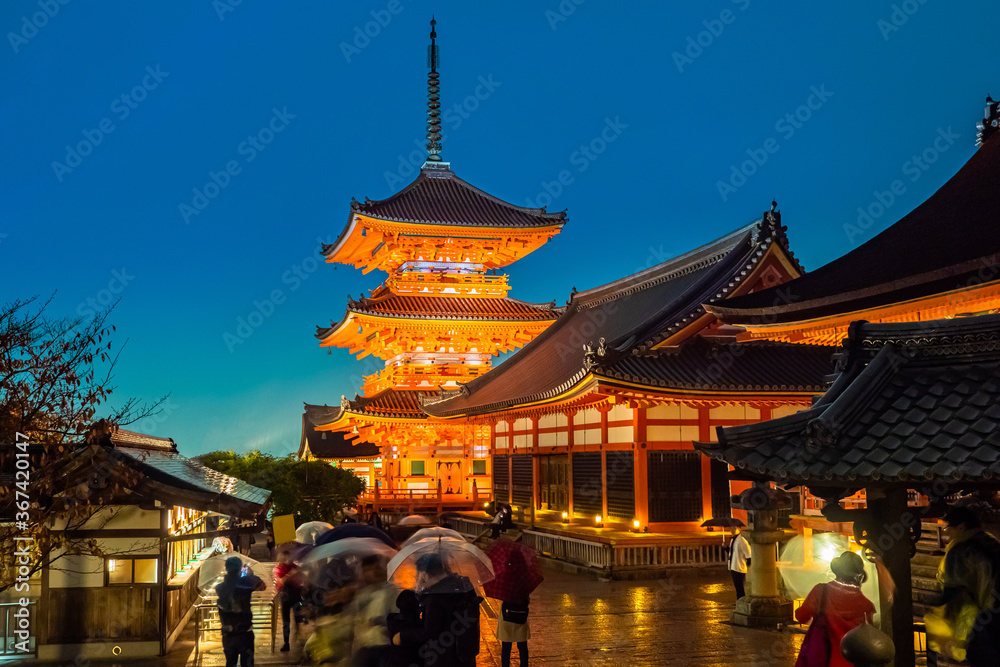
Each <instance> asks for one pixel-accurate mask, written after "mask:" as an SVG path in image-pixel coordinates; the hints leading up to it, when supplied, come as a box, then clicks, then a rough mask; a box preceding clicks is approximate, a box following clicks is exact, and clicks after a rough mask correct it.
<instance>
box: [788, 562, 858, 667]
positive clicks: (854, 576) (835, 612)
mask: <svg viewBox="0 0 1000 667" xmlns="http://www.w3.org/2000/svg"><path fill="white" fill-rule="evenodd" d="M830 569H831V570H833V574H834V576H835V577H836V579H835V580H833V581H831V582H829V583H825V584H816V585H815V586H813V589H812V590H811V591H809V595H808V596H807V597H806V599H805V602H803V603H802V606H801V607H799V608H798V609H797V610H796V611H795V618H796V619H798V621H799V622H800V623H809V622H810V621H811V622H812V625H811V626H810V628H809V631H808V632H807V633H806V638H805V640H803V642H802V649H801V650H800V652H799V657H798V660H797V661H796V662H795V667H851V663H849V662H848V661H847V660H846V659H845V658H844V657H843V656H842V655H841V654H840V641H841V640H842V639H843V638H844V635H845V634H847V632H848V631H849V630H853V629H854V628H856V627H858V626H859V625H861V624H862V623H864V622H865V621H868V622H869V623H870V622H871V621H872V618H873V617H874V616H875V605H873V604H872V603H871V601H870V600H869V599H868V598H866V597H865V596H864V594H863V593H862V592H861V584H863V583H864V582H865V580H866V579H867V578H868V575H867V574H865V564H864V561H863V560H861V556H859V555H857V554H856V553H852V552H850V551H845V552H844V553H842V554H840V555H839V556H837V557H836V558H834V559H833V560H832V561H830ZM824 635H825V638H824ZM826 639H828V640H829V648H830V655H829V657H828V659H827V660H826V661H818V660H817V656H818V655H820V654H821V653H824V651H822V650H817V647H818V646H822V645H823V643H824V642H825V640H826Z"/></svg>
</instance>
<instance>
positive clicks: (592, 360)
mask: <svg viewBox="0 0 1000 667" xmlns="http://www.w3.org/2000/svg"><path fill="white" fill-rule="evenodd" d="M607 353H608V348H607V347H605V345H604V337H603V336H601V339H600V340H598V341H597V349H594V341H590V342H589V343H584V345H583V366H584V368H586V369H587V370H588V371H589V370H591V369H593V368H594V367H595V366H598V365H600V363H601V362H602V361H604V357H605V355H606V354H607Z"/></svg>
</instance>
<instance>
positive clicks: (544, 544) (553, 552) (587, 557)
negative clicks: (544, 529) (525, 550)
mask: <svg viewBox="0 0 1000 667" xmlns="http://www.w3.org/2000/svg"><path fill="white" fill-rule="evenodd" d="M521 535H522V538H521V540H522V542H524V543H525V544H527V545H529V546H531V547H534V549H535V550H536V551H538V553H539V554H541V555H543V556H548V557H549V558H556V559H558V560H564V561H566V562H568V563H574V564H576V565H583V566H584V567H598V568H602V569H607V568H609V567H611V564H612V558H613V557H612V553H611V549H612V547H611V545H610V544H602V543H600V542H590V541H588V540H580V539H577V538H575V537H565V536H563V535H553V534H550V533H539V532H536V531H533V530H525V531H523V532H522V533H521Z"/></svg>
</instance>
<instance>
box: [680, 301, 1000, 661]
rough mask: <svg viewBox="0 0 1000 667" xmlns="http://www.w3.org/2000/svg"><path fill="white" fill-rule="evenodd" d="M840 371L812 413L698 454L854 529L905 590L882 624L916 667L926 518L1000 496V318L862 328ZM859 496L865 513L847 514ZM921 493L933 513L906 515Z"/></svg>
mask: <svg viewBox="0 0 1000 667" xmlns="http://www.w3.org/2000/svg"><path fill="white" fill-rule="evenodd" d="M837 369H838V374H837V378H836V381H835V382H834V383H833V386H832V387H831V388H830V389H829V391H827V392H826V393H825V394H824V395H823V396H822V398H820V400H819V401H817V402H816V404H815V405H814V406H812V407H811V408H809V409H808V410H805V411H802V412H799V413H797V414H795V415H791V416H789V417H785V418H783V419H776V420H773V421H771V422H768V423H766V424H753V425H750V426H744V427H736V428H724V429H720V431H719V437H718V442H717V443H704V444H699V445H698V448H699V449H700V450H701V451H702V452H704V453H706V454H708V455H709V456H711V457H712V458H713V459H715V460H717V461H720V462H724V463H727V464H729V465H732V466H735V467H736V469H737V470H738V471H739V473H740V476H741V477H743V478H744V479H752V480H758V481H761V482H769V481H775V482H777V483H778V484H779V485H782V486H784V487H786V488H789V487H796V486H808V487H809V488H810V489H811V491H812V492H813V493H815V494H816V495H818V496H820V497H821V498H824V499H825V500H826V501H827V504H826V506H825V507H824V510H823V511H824V515H825V516H826V517H827V518H828V519H829V520H830V521H831V522H847V523H849V524H850V525H852V526H853V537H854V539H855V541H856V542H857V543H858V544H859V545H861V546H862V547H863V548H864V549H866V550H867V551H868V552H869V553H870V552H874V553H877V554H879V555H880V556H881V557H882V559H883V561H884V562H885V564H886V566H887V567H888V569H889V572H890V574H891V575H892V579H893V581H894V582H895V584H896V587H897V591H896V595H895V600H894V602H893V603H892V604H891V608H892V615H891V617H890V618H885V619H883V621H882V624H883V629H884V630H886V631H887V632H891V634H892V635H893V638H894V642H895V645H896V662H895V664H896V665H898V666H900V667H908V666H912V665H913V664H914V659H915V658H914V649H913V631H914V626H913V622H914V615H913V598H912V587H911V581H912V574H911V565H910V559H911V558H912V557H913V555H914V553H915V547H916V544H917V541H918V540H919V539H920V535H921V522H922V520H926V519H927V518H932V517H935V516H940V514H941V513H943V508H942V507H941V505H942V503H943V501H944V500H945V499H946V498H947V497H949V496H950V495H951V494H954V493H960V492H971V491H974V490H989V491H991V492H996V491H998V490H1000V438H998V437H997V434H998V433H1000V315H983V316H979V317H969V318H954V319H950V320H936V321H925V322H906V323H892V324H871V323H867V322H855V323H854V324H852V325H851V328H850V331H849V334H848V337H847V338H846V340H845V344H844V348H843V352H841V353H840V355H839V356H838V363H837ZM859 490H861V491H864V492H865V494H866V496H867V499H868V507H867V508H862V509H847V508H844V507H842V506H840V502H841V501H842V499H844V498H845V497H848V496H851V495H853V494H855V493H856V492H858V491H859ZM914 491H915V492H917V493H920V494H921V495H924V496H927V497H929V498H930V499H931V503H930V504H929V505H927V506H924V507H912V506H908V496H909V495H910V494H911V493H912V492H914ZM887 604H888V603H887V601H883V609H884V608H887ZM998 611H1000V610H997V609H994V610H992V613H997V612H998Z"/></svg>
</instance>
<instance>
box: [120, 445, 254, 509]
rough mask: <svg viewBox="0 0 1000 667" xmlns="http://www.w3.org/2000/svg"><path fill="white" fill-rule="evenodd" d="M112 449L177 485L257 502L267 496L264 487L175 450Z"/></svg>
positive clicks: (151, 475)
mask: <svg viewBox="0 0 1000 667" xmlns="http://www.w3.org/2000/svg"><path fill="white" fill-rule="evenodd" d="M115 451H116V452H117V453H118V454H122V455H124V456H126V457H128V458H129V459H131V461H132V462H133V465H135V466H136V467H137V468H139V470H140V471H141V472H144V473H146V474H147V475H149V476H150V477H153V478H154V479H157V480H158V481H161V482H164V483H166V484H169V485H171V486H175V487H177V488H181V489H188V490H192V491H199V492H203V493H207V494H211V495H221V496H225V497H227V498H232V499H234V500H237V501H243V502H245V503H252V504H254V505H260V506H263V505H264V503H266V502H267V499H268V498H269V497H270V496H271V492H270V491H268V490H267V489H261V488H258V487H256V486H252V485H250V484H247V483H246V482H244V481H243V480H241V479H237V478H235V477H231V476H229V475H225V474H223V473H221V472H219V471H217V470H213V469H212V468H209V467H207V466H205V465H203V464H202V463H201V462H200V461H197V460H195V459H189V458H187V457H185V456H181V455H180V454H178V453H177V452H175V451H167V450H164V449H154V448H148V447H128V446H121V445H116V446H115Z"/></svg>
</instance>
